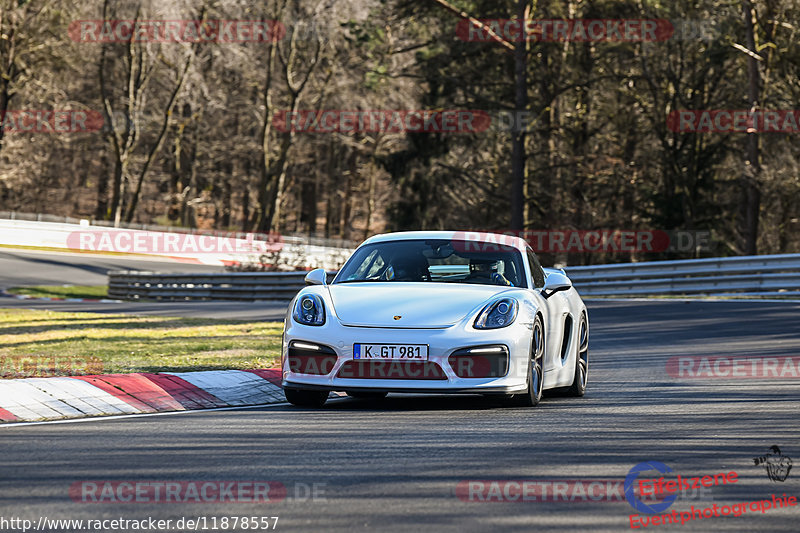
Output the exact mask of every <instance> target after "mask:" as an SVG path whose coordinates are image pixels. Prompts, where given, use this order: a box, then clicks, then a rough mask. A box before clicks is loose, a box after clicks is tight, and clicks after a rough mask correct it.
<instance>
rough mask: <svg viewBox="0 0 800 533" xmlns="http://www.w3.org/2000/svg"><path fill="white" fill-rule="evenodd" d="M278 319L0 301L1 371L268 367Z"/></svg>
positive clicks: (9, 374)
mask: <svg viewBox="0 0 800 533" xmlns="http://www.w3.org/2000/svg"><path fill="white" fill-rule="evenodd" d="M282 329H283V324H281V323H280V322H246V321H236V320H217V319H202V318H170V317H141V316H131V315H113V314H111V315H109V314H104V313H62V312H54V311H40V310H29V309H0V377H5V378H19V377H31V376H54V375H55V376H69V375H81V374H97V373H128V372H167V371H170V372H176V371H191V370H227V369H250V368H270V367H276V366H279V365H280V355H279V354H280V343H281V332H282Z"/></svg>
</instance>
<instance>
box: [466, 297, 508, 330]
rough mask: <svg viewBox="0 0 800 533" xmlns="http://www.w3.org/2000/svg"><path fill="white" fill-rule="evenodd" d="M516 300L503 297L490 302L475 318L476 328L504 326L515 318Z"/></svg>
mask: <svg viewBox="0 0 800 533" xmlns="http://www.w3.org/2000/svg"><path fill="white" fill-rule="evenodd" d="M518 308H519V306H518V305H517V301H516V300H514V299H513V298H503V299H502V300H497V301H496V302H492V303H490V304H489V305H487V306H486V307H484V308H483V310H481V312H480V314H479V315H478V318H477V319H475V328H476V329H497V328H504V327H506V326H508V325H510V324H512V323H513V322H514V320H515V319H516V318H517V309H518Z"/></svg>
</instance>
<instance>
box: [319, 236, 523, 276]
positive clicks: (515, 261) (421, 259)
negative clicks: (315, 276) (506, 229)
mask: <svg viewBox="0 0 800 533" xmlns="http://www.w3.org/2000/svg"><path fill="white" fill-rule="evenodd" d="M523 272H524V270H523V265H522V255H521V254H520V252H519V251H518V250H517V249H516V248H513V247H510V246H503V245H499V244H494V243H489V244H486V243H480V242H475V241H461V240H449V239H419V240H403V241H386V242H376V243H374V244H368V245H365V246H362V247H361V248H359V249H358V250H356V252H355V253H354V254H353V256H352V257H351V258H350V259H349V260H348V261H347V263H346V264H345V265H344V267H342V270H341V272H339V275H338V276H336V280H335V281H334V283H353V282H365V281H387V282H403V281H405V282H438V283H473V284H479V285H504V286H511V287H526V282H525V276H524V275H523Z"/></svg>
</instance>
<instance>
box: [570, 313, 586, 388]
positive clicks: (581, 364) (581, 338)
mask: <svg viewBox="0 0 800 533" xmlns="http://www.w3.org/2000/svg"><path fill="white" fill-rule="evenodd" d="M588 376H589V320H588V319H587V318H586V313H583V314H582V315H581V322H580V326H578V349H577V353H576V354H575V378H574V379H573V381H572V385H570V386H569V387H568V388H567V390H566V393H567V395H568V396H583V395H584V394H585V393H586V381H587V379H588Z"/></svg>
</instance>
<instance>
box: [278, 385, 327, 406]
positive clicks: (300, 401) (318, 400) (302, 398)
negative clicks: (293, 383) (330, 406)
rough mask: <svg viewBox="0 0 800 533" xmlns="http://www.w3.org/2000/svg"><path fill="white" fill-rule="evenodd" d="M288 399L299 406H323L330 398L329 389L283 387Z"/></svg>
mask: <svg viewBox="0 0 800 533" xmlns="http://www.w3.org/2000/svg"><path fill="white" fill-rule="evenodd" d="M283 394H284V395H285V396H286V401H288V402H289V403H290V404H292V405H295V406H297V407H322V406H323V405H325V402H326V401H327V400H328V392H327V391H315V390H297V389H283Z"/></svg>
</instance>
